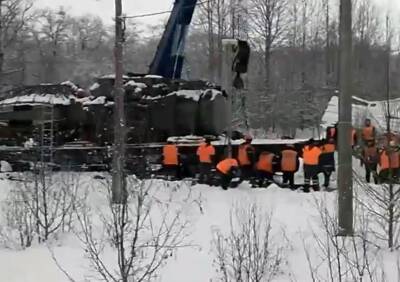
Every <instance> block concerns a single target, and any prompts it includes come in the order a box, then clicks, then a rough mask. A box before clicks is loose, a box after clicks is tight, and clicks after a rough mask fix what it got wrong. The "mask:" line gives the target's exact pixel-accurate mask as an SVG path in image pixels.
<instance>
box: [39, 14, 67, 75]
mask: <svg viewBox="0 0 400 282" xmlns="http://www.w3.org/2000/svg"><path fill="white" fill-rule="evenodd" d="M37 14H38V17H37V20H36V22H35V24H34V25H33V26H32V27H31V33H32V36H33V38H34V40H35V42H36V44H37V47H38V50H39V55H40V59H41V63H42V66H44V73H43V76H42V81H46V82H58V80H59V79H60V76H59V68H58V66H60V65H61V63H62V62H61V61H60V59H61V58H62V56H61V53H62V51H63V48H62V47H63V43H65V41H66V40H67V38H68V37H69V36H71V24H72V22H71V18H70V17H69V16H68V15H67V13H66V12H65V11H64V10H62V9H60V10H58V11H53V10H49V9H44V10H39V11H37Z"/></svg>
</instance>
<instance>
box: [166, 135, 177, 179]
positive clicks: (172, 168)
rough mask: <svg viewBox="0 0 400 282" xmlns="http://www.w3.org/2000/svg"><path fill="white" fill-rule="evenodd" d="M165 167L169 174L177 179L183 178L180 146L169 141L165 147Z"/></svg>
mask: <svg viewBox="0 0 400 282" xmlns="http://www.w3.org/2000/svg"><path fill="white" fill-rule="evenodd" d="M163 167H164V170H165V172H166V173H167V175H168V176H169V177H170V176H172V177H173V178H175V179H180V178H181V173H180V169H181V168H180V163H179V151H178V147H177V146H176V145H175V144H174V143H173V142H172V141H168V142H167V144H166V145H164V147H163Z"/></svg>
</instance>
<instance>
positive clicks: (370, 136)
mask: <svg viewBox="0 0 400 282" xmlns="http://www.w3.org/2000/svg"><path fill="white" fill-rule="evenodd" d="M374 130H375V127H373V126H372V125H370V126H367V127H364V128H363V130H362V138H363V140H365V141H372V140H374V138H375V137H374Z"/></svg>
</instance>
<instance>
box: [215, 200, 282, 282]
mask: <svg viewBox="0 0 400 282" xmlns="http://www.w3.org/2000/svg"><path fill="white" fill-rule="evenodd" d="M271 220H272V216H271V215H270V214H261V213H260V210H259V209H258V208H257V205H255V204H253V205H250V206H249V207H248V208H236V209H235V210H234V211H232V212H231V216H230V231H229V233H228V234H226V235H224V234H222V233H221V232H220V231H217V232H215V233H214V236H213V242H212V244H213V250H214V255H215V260H214V264H215V266H216V268H217V272H218V273H219V280H220V281H224V282H228V281H249V282H266V281H272V280H273V278H275V277H276V276H277V275H278V274H280V272H281V270H282V266H283V264H284V263H285V258H284V250H285V248H284V247H283V243H282V245H281V244H279V243H278V241H277V240H274V238H273V236H272V232H271V231H272V225H271ZM281 242H282V241H281Z"/></svg>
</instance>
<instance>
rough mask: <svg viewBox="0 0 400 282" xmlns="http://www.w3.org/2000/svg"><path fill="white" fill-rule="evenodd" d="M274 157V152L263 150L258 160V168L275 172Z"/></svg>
mask: <svg viewBox="0 0 400 282" xmlns="http://www.w3.org/2000/svg"><path fill="white" fill-rule="evenodd" d="M273 159H274V154H272V153H266V152H263V153H261V154H260V156H259V157H258V162H257V164H256V169H257V170H261V171H266V172H271V173H273V168H272V161H273Z"/></svg>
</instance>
